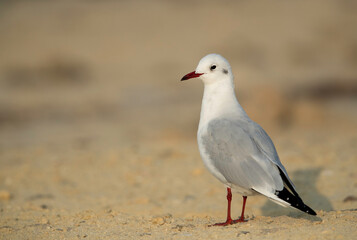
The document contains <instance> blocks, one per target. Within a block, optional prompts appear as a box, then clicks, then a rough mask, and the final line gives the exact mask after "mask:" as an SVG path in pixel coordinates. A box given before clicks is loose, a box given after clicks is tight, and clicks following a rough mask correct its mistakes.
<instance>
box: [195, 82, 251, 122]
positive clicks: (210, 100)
mask: <svg viewBox="0 0 357 240" xmlns="http://www.w3.org/2000/svg"><path fill="white" fill-rule="evenodd" d="M225 116H231V117H237V118H245V117H246V116H247V114H246V113H245V111H244V110H243V108H242V107H241V106H240V104H239V102H238V100H237V98H236V95H235V92H234V85H233V84H232V83H222V82H216V83H210V84H205V88H204V93H203V99H202V107H201V116H200V123H199V128H200V127H202V126H204V125H205V124H206V123H208V122H209V121H211V120H213V119H215V118H218V117H225Z"/></svg>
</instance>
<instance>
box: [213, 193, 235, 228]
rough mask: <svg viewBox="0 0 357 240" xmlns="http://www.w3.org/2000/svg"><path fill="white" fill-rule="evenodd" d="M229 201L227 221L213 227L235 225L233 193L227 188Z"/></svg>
mask: <svg viewBox="0 0 357 240" xmlns="http://www.w3.org/2000/svg"><path fill="white" fill-rule="evenodd" d="M227 201H228V208H227V220H226V221H225V222H223V223H216V224H213V225H209V226H210V227H211V226H227V225H229V224H232V223H233V220H232V218H231V202H232V192H231V189H230V188H228V187H227Z"/></svg>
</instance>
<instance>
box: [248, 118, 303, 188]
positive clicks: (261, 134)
mask: <svg viewBox="0 0 357 240" xmlns="http://www.w3.org/2000/svg"><path fill="white" fill-rule="evenodd" d="M247 126H248V128H247V130H248V133H249V135H250V136H251V138H252V140H253V141H254V142H255V144H256V146H257V147H258V148H259V150H260V151H261V152H262V153H263V155H264V156H265V157H266V158H267V159H269V160H270V161H271V162H273V163H274V164H275V165H277V166H278V167H279V169H280V170H281V171H282V172H283V174H284V175H285V176H284V177H285V178H286V179H287V180H288V182H287V183H286V184H287V185H288V187H289V188H290V189H291V190H292V191H293V192H294V193H295V194H297V193H296V189H295V186H294V184H293V182H292V181H291V180H290V178H289V175H288V173H287V171H286V169H285V167H284V166H283V164H282V163H281V162H280V159H279V156H278V153H277V151H276V149H275V146H274V144H273V141H272V140H271V139H270V137H269V135H268V134H267V133H266V132H265V131H264V129H263V128H262V127H261V126H259V124H257V123H255V122H253V121H251V122H250V124H248V125H247ZM297 195H298V194H297Z"/></svg>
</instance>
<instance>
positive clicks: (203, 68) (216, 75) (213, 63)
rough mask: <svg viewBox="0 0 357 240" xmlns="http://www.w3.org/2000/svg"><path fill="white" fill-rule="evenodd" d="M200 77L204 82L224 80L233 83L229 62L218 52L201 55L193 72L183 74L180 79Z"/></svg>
mask: <svg viewBox="0 0 357 240" xmlns="http://www.w3.org/2000/svg"><path fill="white" fill-rule="evenodd" d="M190 78H200V79H201V80H202V81H203V83H204V84H211V83H216V82H221V81H222V82H226V83H228V84H233V74H232V69H231V66H230V65H229V62H228V61H227V60H226V59H225V58H224V57H222V56H221V55H219V54H215V53H211V54H208V55H207V56H205V57H203V58H202V59H201V60H200V62H199V63H198V66H197V68H196V70H195V71H194V72H191V73H189V74H186V75H185V76H183V78H182V79H181V81H184V80H188V79H190Z"/></svg>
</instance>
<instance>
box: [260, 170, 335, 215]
mask: <svg viewBox="0 0 357 240" xmlns="http://www.w3.org/2000/svg"><path fill="white" fill-rule="evenodd" d="M321 170H322V169H321V168H313V169H307V170H298V171H295V172H294V173H293V174H292V178H291V179H292V181H293V182H294V184H295V186H296V188H297V192H298V193H299V195H300V197H301V198H302V199H303V201H304V203H305V204H306V205H308V206H310V207H311V208H312V209H314V210H315V211H316V210H324V211H332V210H333V207H332V204H331V202H330V201H329V200H328V198H326V197H325V196H324V195H322V194H321V193H319V191H318V190H317V188H316V181H317V178H318V176H319V175H320V172H321ZM261 210H262V215H264V216H270V217H277V216H283V215H287V216H289V217H292V218H305V219H308V220H310V221H321V218H320V217H318V216H312V215H308V214H306V213H303V212H300V211H299V210H295V209H293V208H290V207H288V208H284V207H282V206H279V205H278V204H275V203H274V202H272V201H270V200H267V202H266V203H265V204H264V205H263V206H262V208H261Z"/></svg>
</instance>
